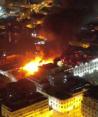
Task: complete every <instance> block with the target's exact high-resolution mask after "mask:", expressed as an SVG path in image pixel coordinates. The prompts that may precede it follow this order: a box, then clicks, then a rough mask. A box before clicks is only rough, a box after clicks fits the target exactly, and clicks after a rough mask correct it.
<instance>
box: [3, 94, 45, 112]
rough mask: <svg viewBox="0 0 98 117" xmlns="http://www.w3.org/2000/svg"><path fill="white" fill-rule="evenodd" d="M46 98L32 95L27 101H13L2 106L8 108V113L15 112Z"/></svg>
mask: <svg viewBox="0 0 98 117" xmlns="http://www.w3.org/2000/svg"><path fill="white" fill-rule="evenodd" d="M45 99H46V98H45V97H44V96H42V95H41V94H40V93H37V92H36V93H34V94H33V95H32V96H30V97H29V98H28V99H23V100H14V101H6V102H4V103H3V104H4V105H5V106H7V107H8V108H9V110H10V111H12V112H13V111H16V110H18V109H21V108H25V107H26V106H29V105H32V104H34V103H36V102H37V103H38V102H40V101H42V100H45Z"/></svg>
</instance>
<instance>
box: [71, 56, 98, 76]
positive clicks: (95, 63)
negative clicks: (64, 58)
mask: <svg viewBox="0 0 98 117" xmlns="http://www.w3.org/2000/svg"><path fill="white" fill-rule="evenodd" d="M95 70H98V58H96V59H94V60H92V61H90V62H88V63H85V64H80V66H76V67H75V68H74V69H73V74H74V76H80V77H83V76H84V75H85V74H91V73H93V72H94V71H95Z"/></svg>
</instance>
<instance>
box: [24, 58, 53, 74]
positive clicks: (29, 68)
mask: <svg viewBox="0 0 98 117" xmlns="http://www.w3.org/2000/svg"><path fill="white" fill-rule="evenodd" d="M48 63H53V60H52V59H48V60H43V58H41V57H36V58H35V59H33V60H31V61H30V62H28V63H27V64H25V65H24V66H23V67H22V70H23V71H26V73H27V75H33V74H34V73H36V72H37V71H38V70H39V67H40V66H42V65H45V64H48Z"/></svg>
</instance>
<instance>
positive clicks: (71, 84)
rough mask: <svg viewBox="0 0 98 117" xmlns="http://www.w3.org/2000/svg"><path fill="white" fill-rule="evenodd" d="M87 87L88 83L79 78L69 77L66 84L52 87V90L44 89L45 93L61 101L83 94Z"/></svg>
mask: <svg viewBox="0 0 98 117" xmlns="http://www.w3.org/2000/svg"><path fill="white" fill-rule="evenodd" d="M87 85H88V82H86V81H85V80H83V79H81V78H79V77H67V78H66V82H65V83H63V84H61V85H58V84H56V85H54V86H51V85H50V88H48V89H43V92H45V93H47V94H48V95H51V96H53V97H56V98H59V99H66V98H68V97H71V96H73V95H74V94H76V93H78V92H81V91H82V90H83V89H84V88H86V86H87Z"/></svg>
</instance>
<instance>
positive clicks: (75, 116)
mask: <svg viewBox="0 0 98 117" xmlns="http://www.w3.org/2000/svg"><path fill="white" fill-rule="evenodd" d="M82 100H83V94H82V93H79V94H76V95H74V96H72V97H70V98H67V99H57V98H55V97H51V96H50V97H49V106H50V108H52V109H53V110H55V111H57V112H60V113H62V115H65V116H66V117H82V114H81V102H82Z"/></svg>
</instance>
